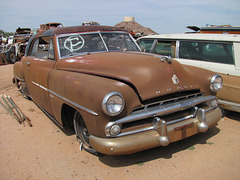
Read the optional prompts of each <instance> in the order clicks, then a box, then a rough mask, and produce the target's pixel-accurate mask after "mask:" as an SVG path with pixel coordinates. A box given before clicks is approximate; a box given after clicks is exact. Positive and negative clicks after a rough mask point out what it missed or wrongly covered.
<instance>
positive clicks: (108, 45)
mask: <svg viewBox="0 0 240 180" xmlns="http://www.w3.org/2000/svg"><path fill="white" fill-rule="evenodd" d="M58 44H59V52H60V58H65V57H69V56H75V55H78V54H85V53H91V52H101V51H140V49H139V48H138V46H137V45H136V43H135V42H134V41H133V39H132V38H131V37H130V35H129V34H127V33H113V32H112V33H89V34H70V35H67V36H60V37H58Z"/></svg>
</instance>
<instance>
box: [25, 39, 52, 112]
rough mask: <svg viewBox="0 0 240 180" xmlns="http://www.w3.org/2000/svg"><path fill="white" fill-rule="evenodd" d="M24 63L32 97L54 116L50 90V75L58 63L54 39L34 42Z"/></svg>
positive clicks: (27, 83)
mask: <svg viewBox="0 0 240 180" xmlns="http://www.w3.org/2000/svg"><path fill="white" fill-rule="evenodd" d="M22 62H23V66H24V76H25V81H26V85H27V88H28V91H29V95H30V97H31V98H32V100H33V101H34V102H35V103H36V104H37V105H38V106H40V107H41V108H42V109H44V110H45V111H47V112H48V113H49V114H50V115H53V113H52V109H51V106H50V101H49V90H48V77H49V73H50V71H51V70H52V69H53V68H54V65H55V63H56V61H55V58H54V51H53V43H52V38H50V37H40V38H36V39H35V40H34V41H32V44H31V45H30V51H29V54H28V56H25V57H24V58H23V59H22Z"/></svg>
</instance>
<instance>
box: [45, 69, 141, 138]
mask: <svg viewBox="0 0 240 180" xmlns="http://www.w3.org/2000/svg"><path fill="white" fill-rule="evenodd" d="M112 91H117V92H119V93H121V94H122V95H123V97H124V99H125V102H126V104H125V108H124V110H123V112H122V113H121V114H119V115H118V116H116V117H109V116H107V115H106V114H105V113H104V112H103V110H102V101H103V99H104V97H105V96H106V95H107V94H108V93H110V92H112ZM49 93H50V97H49V98H50V103H51V107H52V111H53V113H54V116H55V118H56V119H57V121H58V122H60V123H61V124H62V120H61V110H62V106H63V104H67V105H69V106H71V107H73V108H74V109H76V110H78V111H79V112H80V114H81V115H82V117H83V119H84V121H85V124H86V126H87V127H88V130H89V133H90V134H93V135H96V136H101V137H103V136H104V135H105V133H104V129H105V126H106V124H107V123H108V122H109V121H111V120H115V119H117V118H121V117H123V116H126V115H127V114H129V113H130V112H131V110H132V109H133V107H136V106H139V105H140V101H139V98H138V96H137V94H136V93H135V92H134V90H133V89H132V88H131V87H130V86H128V85H127V84H125V83H123V82H120V81H117V80H113V79H109V78H105V77H100V76H95V75H89V74H83V73H78V72H71V71H62V70H57V69H54V70H52V71H51V72H50V76H49Z"/></svg>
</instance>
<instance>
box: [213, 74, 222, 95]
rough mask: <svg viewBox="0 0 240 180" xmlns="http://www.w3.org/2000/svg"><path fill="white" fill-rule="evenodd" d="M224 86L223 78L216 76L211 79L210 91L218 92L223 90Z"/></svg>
mask: <svg viewBox="0 0 240 180" xmlns="http://www.w3.org/2000/svg"><path fill="white" fill-rule="evenodd" d="M222 85H223V79H222V76H220V75H219V74H214V76H213V77H212V78H211V83H210V89H211V90H212V91H213V92H218V91H219V90H220V89H221V88H222Z"/></svg>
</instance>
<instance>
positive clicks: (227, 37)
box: [140, 33, 240, 42]
mask: <svg viewBox="0 0 240 180" xmlns="http://www.w3.org/2000/svg"><path fill="white" fill-rule="evenodd" d="M145 38H148V39H157V38H159V39H175V40H189V39H191V40H213V41H231V42H232V41H234V42H240V35H236V34H205V33H204V34H202V33H186V34H160V35H149V36H144V37H141V38H140V39H145Z"/></svg>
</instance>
